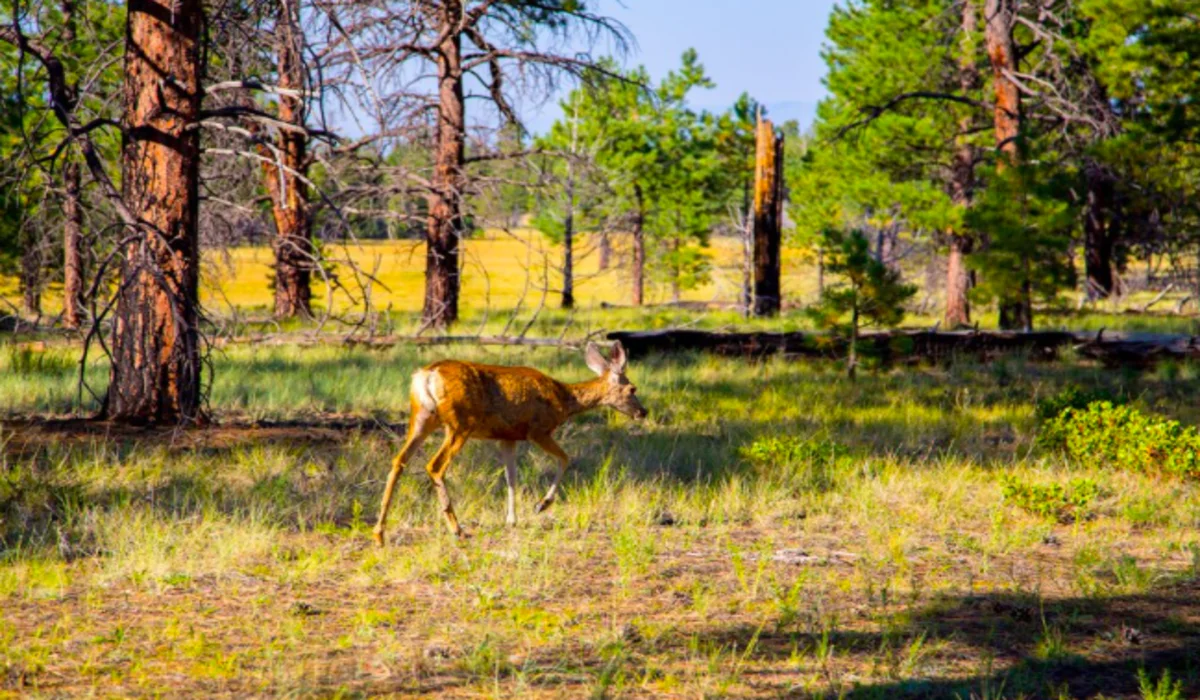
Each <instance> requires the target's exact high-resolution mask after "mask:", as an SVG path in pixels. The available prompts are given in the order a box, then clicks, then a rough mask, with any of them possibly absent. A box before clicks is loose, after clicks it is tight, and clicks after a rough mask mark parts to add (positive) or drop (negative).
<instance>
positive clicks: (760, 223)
mask: <svg viewBox="0 0 1200 700" xmlns="http://www.w3.org/2000/svg"><path fill="white" fill-rule="evenodd" d="M754 160H755V164H754V315H755V316H775V315H777V314H778V313H779V310H780V307H781V301H782V300H781V298H780V282H779V276H780V268H781V266H780V260H779V252H780V247H781V243H782V240H781V239H782V228H783V136H782V135H779V136H777V135H776V134H775V129H774V126H773V125H772V124H771V122H770V120H767V119H763V118H762V117H761V115H760V116H759V119H758V128H757V132H756V151H755V159H754Z"/></svg>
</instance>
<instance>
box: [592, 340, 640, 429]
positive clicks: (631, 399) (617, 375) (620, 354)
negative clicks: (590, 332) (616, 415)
mask: <svg viewBox="0 0 1200 700" xmlns="http://www.w3.org/2000/svg"><path fill="white" fill-rule="evenodd" d="M586 359H587V366H588V368H590V369H591V370H592V371H593V372H595V373H596V374H598V375H600V378H601V379H603V380H604V382H603V385H604V396H603V398H602V399H601V400H600V403H601V404H603V405H605V406H608V407H609V408H615V409H616V410H618V411H620V412H621V413H624V414H625V415H627V416H629V417H630V418H636V419H638V420H642V419H644V418H645V417H646V414H647V411H646V407H645V406H643V405H642V403H641V402H640V401H638V399H637V387H636V386H634V385H633V382H631V381H629V377H626V376H625V364H626V362H627V361H628V359H629V358H628V357H627V356H626V355H625V348H624V347H622V346H621V341H617V344H616V345H614V346H613V349H612V356H611V357H609V358H605V357H604V353H603V352H602V351H601V350H600V346H599V345H596V344H595V343H588V346H587V353H586Z"/></svg>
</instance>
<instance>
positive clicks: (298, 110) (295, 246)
mask: <svg viewBox="0 0 1200 700" xmlns="http://www.w3.org/2000/svg"><path fill="white" fill-rule="evenodd" d="M296 8H297V6H296V5H295V4H294V3H281V4H280V6H279V14H278V17H277V20H276V23H275V33H276V39H275V40H276V46H277V48H276V51H277V54H278V55H277V57H276V58H277V61H278V70H279V87H280V88H283V90H284V91H288V90H303V89H304V65H303V58H302V56H301V37H300V27H299V16H298V12H299V10H298V9H296ZM279 121H281V122H284V123H285V124H291V125H293V126H296V127H303V126H304V123H305V109H304V98H303V97H298V96H293V95H289V94H286V93H284V94H280V96H279ZM275 145H276V149H277V150H275V151H272V150H271V149H268V148H266V147H265V146H264V147H263V148H261V149H260V153H262V155H263V156H264V157H265V158H266V160H264V161H263V176H264V180H265V182H266V186H267V193H268V194H269V195H270V197H271V214H272V217H273V218H274V220H275V245H274V248H275V318H278V319H286V318H294V317H297V316H299V317H308V316H311V315H312V270H313V261H314V251H313V245H312V215H311V211H310V207H309V192H308V186H307V185H306V184H305V183H304V179H305V178H306V177H307V172H308V136H307V134H305V133H304V132H303V131H300V130H291V129H286V130H285V129H280V130H279V136H278V138H277V139H276V144H275ZM276 159H278V162H277V160H276Z"/></svg>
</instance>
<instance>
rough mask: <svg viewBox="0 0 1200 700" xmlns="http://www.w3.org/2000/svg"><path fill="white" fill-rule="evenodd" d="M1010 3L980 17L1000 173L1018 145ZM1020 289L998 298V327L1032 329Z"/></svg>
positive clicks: (1015, 159) (1001, 2)
mask: <svg viewBox="0 0 1200 700" xmlns="http://www.w3.org/2000/svg"><path fill="white" fill-rule="evenodd" d="M1013 3H1014V0H986V3H985V5H984V17H985V19H986V21H987V26H986V28H985V32H984V34H985V39H986V42H987V54H988V60H989V62H990V63H991V66H992V85H993V89H994V91H995V103H996V106H995V109H994V111H993V113H992V114H993V117H992V118H993V123H994V126H995V132H996V152H997V158H996V171H997V172H1003V171H1005V170H1007V169H1008V168H1009V167H1012V166H1016V165H1017V164H1018V163H1019V162H1020V151H1019V148H1018V146H1019V144H1018V142H1017V140H1018V138H1019V137H1020V133H1021V93H1020V91H1019V90H1018V89H1017V85H1016V83H1014V82H1013V81H1012V78H1011V76H1012V75H1013V74H1014V73H1015V72H1016V70H1017V52H1016V46H1015V43H1014V42H1013V27H1014V26H1015V22H1016V11H1015V9H1014V6H1013ZM1027 286H1028V285H1027V284H1023V285H1022V290H1012V294H1010V295H1003V296H1001V298H1000V327H1001V328H1002V329H1006V330H1014V329H1020V328H1030V327H1032V319H1031V318H1026V315H1027V313H1028V310H1029V308H1030V306H1031V304H1030V303H1029V302H1028V300H1023V299H1022V297H1023V296H1025V292H1024V291H1023V290H1024V288H1025V287H1027Z"/></svg>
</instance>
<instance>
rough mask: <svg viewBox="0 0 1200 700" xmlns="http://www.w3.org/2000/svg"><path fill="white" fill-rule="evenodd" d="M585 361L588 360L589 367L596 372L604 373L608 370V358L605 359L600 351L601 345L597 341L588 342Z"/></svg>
mask: <svg viewBox="0 0 1200 700" xmlns="http://www.w3.org/2000/svg"><path fill="white" fill-rule="evenodd" d="M584 361H586V362H587V366H588V369H590V370H592V371H593V372H595V373H596V374H604V373H605V372H606V371H607V370H608V360H606V359H604V354H603V353H601V352H600V346H599V345H596V344H595V343H588V344H587V352H586V353H584Z"/></svg>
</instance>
